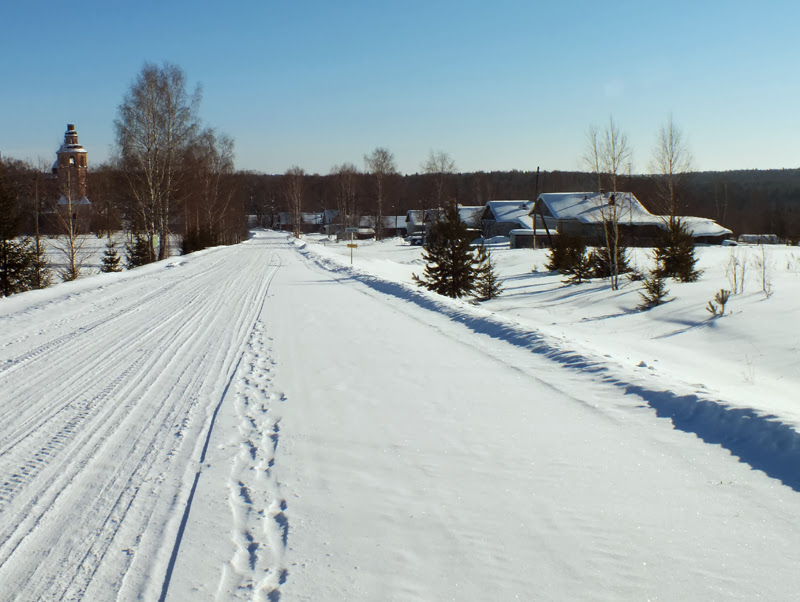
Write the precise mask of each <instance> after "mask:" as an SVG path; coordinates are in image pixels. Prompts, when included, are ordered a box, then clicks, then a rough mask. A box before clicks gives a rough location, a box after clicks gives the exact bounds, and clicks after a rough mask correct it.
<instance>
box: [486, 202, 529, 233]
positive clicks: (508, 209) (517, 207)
mask: <svg viewBox="0 0 800 602" xmlns="http://www.w3.org/2000/svg"><path fill="white" fill-rule="evenodd" d="M532 209H533V201H489V202H488V203H486V207H485V208H484V210H483V214H482V216H483V219H485V220H494V221H496V222H513V223H514V224H517V225H518V226H519V227H521V228H529V229H533V220H532V218H531V216H530V212H531V210H532Z"/></svg>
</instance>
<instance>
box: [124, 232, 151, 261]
mask: <svg viewBox="0 0 800 602" xmlns="http://www.w3.org/2000/svg"><path fill="white" fill-rule="evenodd" d="M125 259H126V260H127V262H126V263H125V267H126V268H128V269H129V270H132V269H133V268H138V267H139V266H140V265H145V264H148V263H151V262H152V261H153V248H152V247H151V246H150V244H149V243H148V242H147V238H146V237H145V236H142V235H141V234H139V233H138V232H137V233H134V235H133V243H132V244H130V243H126V244H125Z"/></svg>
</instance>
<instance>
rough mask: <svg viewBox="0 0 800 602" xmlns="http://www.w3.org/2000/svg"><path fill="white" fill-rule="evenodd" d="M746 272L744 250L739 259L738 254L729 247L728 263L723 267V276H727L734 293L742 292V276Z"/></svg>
mask: <svg viewBox="0 0 800 602" xmlns="http://www.w3.org/2000/svg"><path fill="white" fill-rule="evenodd" d="M746 273H747V253H746V252H745V255H744V258H742V259H740V258H739V254H738V253H737V252H736V251H735V250H734V249H733V248H731V254H730V257H728V265H727V266H726V267H725V276H727V278H728V282H729V283H730V285H731V291H732V292H733V294H734V295H737V294H739V293H743V292H744V277H745V274H746Z"/></svg>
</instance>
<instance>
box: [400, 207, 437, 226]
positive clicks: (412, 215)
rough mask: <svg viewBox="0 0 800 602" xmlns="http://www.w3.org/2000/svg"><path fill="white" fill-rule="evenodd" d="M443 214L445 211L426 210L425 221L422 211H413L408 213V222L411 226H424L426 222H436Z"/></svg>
mask: <svg viewBox="0 0 800 602" xmlns="http://www.w3.org/2000/svg"><path fill="white" fill-rule="evenodd" d="M443 212H444V210H443V209H426V210H425V212H424V218H425V219H424V220H423V212H422V210H421V209H412V210H410V211H409V212H408V213H406V222H407V223H410V224H418V225H422V224H423V223H425V222H433V221H436V220H437V219H438V218H439V216H440V215H441V214H442V213H443Z"/></svg>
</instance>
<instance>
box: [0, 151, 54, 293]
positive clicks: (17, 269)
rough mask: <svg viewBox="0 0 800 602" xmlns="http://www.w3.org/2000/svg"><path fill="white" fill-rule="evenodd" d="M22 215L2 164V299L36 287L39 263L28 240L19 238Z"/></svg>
mask: <svg viewBox="0 0 800 602" xmlns="http://www.w3.org/2000/svg"><path fill="white" fill-rule="evenodd" d="M19 224H20V213H19V208H18V207H17V199H16V194H15V192H14V190H12V187H11V184H10V182H9V181H8V178H6V174H5V166H4V165H3V164H2V163H0V297H8V296H9V295H13V294H14V293H21V292H23V291H27V290H31V289H33V288H37V283H38V282H39V280H38V279H37V268H38V267H39V261H44V259H43V258H40V257H39V256H38V255H37V252H36V249H34V247H33V246H32V244H31V241H30V239H28V238H19V237H18V234H19Z"/></svg>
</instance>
